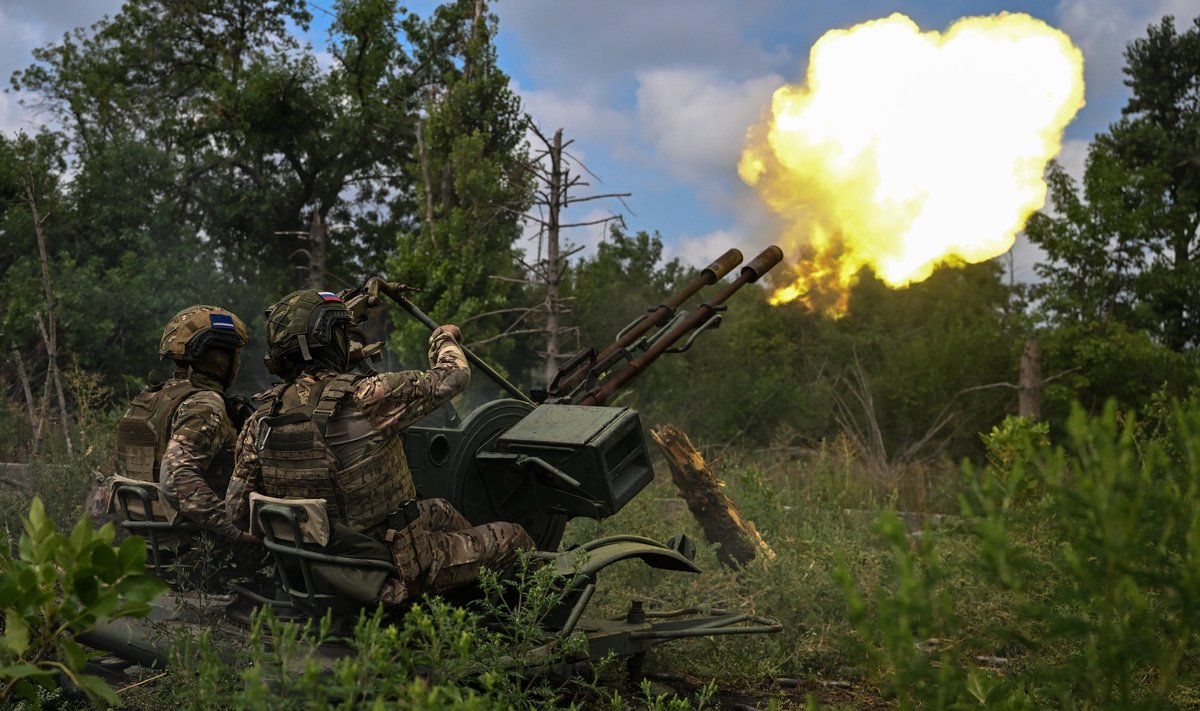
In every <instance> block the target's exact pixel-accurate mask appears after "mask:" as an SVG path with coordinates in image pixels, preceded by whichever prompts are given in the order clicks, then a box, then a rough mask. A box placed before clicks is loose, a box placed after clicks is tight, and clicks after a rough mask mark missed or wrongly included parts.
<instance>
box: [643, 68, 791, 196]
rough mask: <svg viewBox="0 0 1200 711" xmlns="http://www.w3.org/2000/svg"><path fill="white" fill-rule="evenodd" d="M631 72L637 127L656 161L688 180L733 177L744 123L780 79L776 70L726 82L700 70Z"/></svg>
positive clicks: (748, 122) (747, 123)
mask: <svg viewBox="0 0 1200 711" xmlns="http://www.w3.org/2000/svg"><path fill="white" fill-rule="evenodd" d="M637 76H638V83H639V87H638V90H637V115H638V125H639V126H640V127H641V130H642V132H643V134H644V135H645V136H646V139H647V140H648V142H649V143H650V145H651V146H652V147H653V149H654V151H655V153H656V156H657V158H658V159H659V162H661V163H662V164H663V165H664V166H665V167H666V168H667V169H668V170H669V171H670V172H672V173H674V174H675V175H677V176H679V177H682V178H684V179H686V180H689V181H691V182H702V181H705V180H708V179H709V178H711V177H713V176H725V177H727V178H728V177H730V176H736V171H737V161H738V157H739V156H740V155H741V152H742V147H743V145H744V143H745V136H746V129H747V127H749V126H750V125H751V124H753V123H754V122H755V121H757V120H758V119H759V118H760V117H761V115H762V112H763V110H764V109H765V108H766V106H767V105H768V103H769V101H770V98H771V94H772V92H774V91H775V89H777V88H779V87H780V86H781V85H782V84H783V83H784V80H783V78H782V77H780V76H779V75H777V74H766V75H763V76H758V77H755V78H752V79H747V80H745V81H732V80H728V79H724V78H721V77H719V76H717V75H716V74H715V73H714V72H712V71H710V70H704V69H652V70H646V71H642V72H639V73H638V75H637Z"/></svg>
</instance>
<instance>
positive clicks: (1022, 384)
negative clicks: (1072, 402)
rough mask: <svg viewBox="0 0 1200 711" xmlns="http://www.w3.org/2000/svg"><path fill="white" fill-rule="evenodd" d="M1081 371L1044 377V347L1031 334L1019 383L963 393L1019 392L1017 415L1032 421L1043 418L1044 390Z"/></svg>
mask: <svg viewBox="0 0 1200 711" xmlns="http://www.w3.org/2000/svg"><path fill="white" fill-rule="evenodd" d="M1077 370H1079V368H1078V367H1075V368H1067V369H1066V370H1063V371H1060V372H1058V373H1055V374H1054V375H1051V376H1049V377H1043V376H1042V346H1041V344H1040V343H1039V342H1038V337H1037V334H1036V333H1035V334H1030V335H1029V337H1028V338H1026V339H1025V347H1024V348H1023V349H1021V369H1020V374H1019V375H1018V376H1017V382H1015V383H1008V382H1000V383H988V384H987V385H977V386H975V387H973V388H967V389H966V390H964V391H963V392H971V391H974V390H990V389H994V388H1009V389H1012V390H1016V391H1017V414H1018V415H1019V416H1021V417H1025V418H1028V419H1030V420H1040V419H1041V418H1042V388H1044V387H1045V386H1046V384H1047V383H1052V382H1054V381H1055V380H1058V379H1059V378H1061V377H1064V376H1067V375H1070V374H1071V373H1074V372H1075V371H1077Z"/></svg>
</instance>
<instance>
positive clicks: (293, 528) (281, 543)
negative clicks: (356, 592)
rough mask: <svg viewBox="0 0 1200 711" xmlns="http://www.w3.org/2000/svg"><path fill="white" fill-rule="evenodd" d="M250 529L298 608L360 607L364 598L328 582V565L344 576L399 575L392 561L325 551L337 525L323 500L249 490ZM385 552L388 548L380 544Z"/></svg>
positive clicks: (315, 611)
mask: <svg viewBox="0 0 1200 711" xmlns="http://www.w3.org/2000/svg"><path fill="white" fill-rule="evenodd" d="M250 526H251V528H250V531H251V533H254V534H255V535H257V536H259V537H260V538H261V539H262V541H263V545H264V546H266V548H267V550H268V551H270V552H271V555H272V557H273V558H274V559H275V571H276V575H277V577H278V580H279V584H280V586H281V587H282V588H283V590H284V592H285V593H287V596H288V597H289V598H290V599H291V600H292V602H293V603H294V604H296V605H297V606H299V607H301V608H304V609H306V610H308V611H309V612H312V613H316V614H321V613H323V612H324V611H325V610H326V609H333V610H335V611H342V610H350V609H357V608H358V607H360V606H361V605H362V604H363V603H364V602H366V601H364V600H355V599H353V597H352V596H348V595H347V593H346V592H344V591H339V590H337V589H336V585H331V584H330V583H329V580H330V578H331V575H330V574H329V572H328V571H329V568H328V566H333V567H334V568H337V569H342V570H343V571H345V573H346V574H352V573H358V574H361V575H363V576H364V577H366V576H372V575H373V576H379V575H380V573H382V574H384V576H385V577H386V576H391V577H397V576H398V574H397V572H396V568H395V566H394V565H393V564H392V563H391V561H390V560H383V559H382V557H381V558H380V559H374V558H359V557H351V556H347V555H338V554H336V553H330V552H328V551H326V550H325V549H326V547H327V546H329V543H330V538H331V535H332V532H333V527H332V526H331V524H330V521H329V514H328V513H327V512H326V510H325V500H324V499H288V498H277V497H273V496H265V495H263V494H259V493H257V492H254V493H251V494H250ZM380 547H381V550H383V551H384V552H385V553H386V548H385V547H384V546H383V544H382V543H380Z"/></svg>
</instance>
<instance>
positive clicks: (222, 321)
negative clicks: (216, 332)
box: [208, 314, 237, 331]
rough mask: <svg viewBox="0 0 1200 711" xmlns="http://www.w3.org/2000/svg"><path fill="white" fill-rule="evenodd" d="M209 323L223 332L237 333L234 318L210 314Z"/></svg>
mask: <svg viewBox="0 0 1200 711" xmlns="http://www.w3.org/2000/svg"><path fill="white" fill-rule="evenodd" d="M208 322H209V323H210V324H212V327H213V328H219V329H221V330H223V331H236V330H237V327H236V326H234V325H233V317H232V316H227V315H225V314H209V315H208Z"/></svg>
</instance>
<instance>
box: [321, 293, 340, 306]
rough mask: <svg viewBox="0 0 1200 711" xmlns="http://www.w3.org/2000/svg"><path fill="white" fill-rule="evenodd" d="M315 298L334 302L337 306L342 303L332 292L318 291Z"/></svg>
mask: <svg viewBox="0 0 1200 711" xmlns="http://www.w3.org/2000/svg"><path fill="white" fill-rule="evenodd" d="M317 296H319V297H321V298H322V299H324V300H326V301H336V302H338V303H339V304H340V303H342V297H340V296H338V295H337V294H335V293H333V292H332V291H318V292H317Z"/></svg>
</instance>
